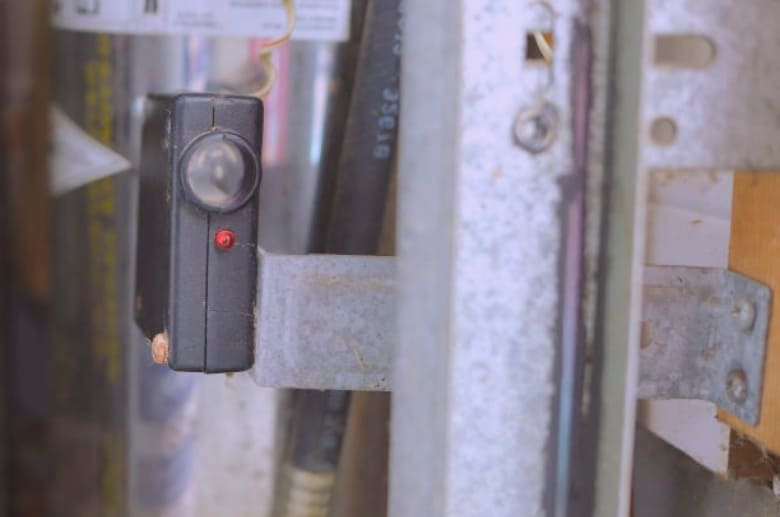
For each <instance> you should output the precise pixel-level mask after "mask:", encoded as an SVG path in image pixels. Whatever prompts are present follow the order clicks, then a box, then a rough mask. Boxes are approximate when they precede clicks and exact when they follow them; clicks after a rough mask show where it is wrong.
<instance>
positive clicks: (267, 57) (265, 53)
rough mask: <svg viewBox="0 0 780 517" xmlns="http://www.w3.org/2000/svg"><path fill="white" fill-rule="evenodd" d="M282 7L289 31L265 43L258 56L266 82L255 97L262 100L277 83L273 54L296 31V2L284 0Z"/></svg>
mask: <svg viewBox="0 0 780 517" xmlns="http://www.w3.org/2000/svg"><path fill="white" fill-rule="evenodd" d="M282 5H284V12H285V14H286V15H287V29H286V30H285V31H284V33H283V34H282V35H281V36H279V37H278V38H275V39H272V40H269V41H266V42H264V43H263V46H262V48H261V49H260V54H259V56H258V57H259V58H260V64H261V65H262V66H263V70H264V71H265V82H264V83H263V85H262V86H261V87H260V89H259V90H257V91H256V92H255V93H254V96H255V97H258V98H260V99H264V98H266V96H268V94H269V93H270V92H271V88H273V86H274V82H275V81H276V67H274V63H273V60H272V59H271V53H272V52H273V51H274V50H276V49H277V48H279V47H281V46H282V45H284V44H285V43H287V42H288V41H290V37H291V36H292V33H293V31H294V30H295V21H296V13H295V1H294V0H282Z"/></svg>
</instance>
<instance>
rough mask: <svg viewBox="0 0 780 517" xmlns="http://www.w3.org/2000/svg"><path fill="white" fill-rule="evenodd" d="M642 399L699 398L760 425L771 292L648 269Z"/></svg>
mask: <svg viewBox="0 0 780 517" xmlns="http://www.w3.org/2000/svg"><path fill="white" fill-rule="evenodd" d="M643 293H644V303H643V312H642V334H641V340H640V343H641V350H640V367H639V389H638V394H639V397H640V398H649V399H664V398H668V399H673V398H678V399H679V398H685V399H702V400H708V401H710V402H714V403H715V404H717V405H718V406H720V407H722V408H724V409H726V410H728V411H730V412H731V413H733V414H735V415H736V416H738V417H739V418H741V419H742V420H744V421H746V422H748V423H749V424H752V425H755V424H756V423H757V422H758V418H759V412H760V408H761V390H762V384H763V369H764V355H765V349H766V338H767V329H768V325H769V315H770V301H771V293H770V290H769V288H768V287H766V286H764V285H762V284H760V283H758V282H755V281H753V280H751V279H749V278H746V277H745V276H743V275H739V274H737V273H732V272H730V271H726V270H723V269H709V268H690V267H647V268H645V273H644V291H643Z"/></svg>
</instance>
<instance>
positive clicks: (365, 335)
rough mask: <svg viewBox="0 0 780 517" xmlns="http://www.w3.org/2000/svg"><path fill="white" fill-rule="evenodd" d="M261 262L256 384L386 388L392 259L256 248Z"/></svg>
mask: <svg viewBox="0 0 780 517" xmlns="http://www.w3.org/2000/svg"><path fill="white" fill-rule="evenodd" d="M258 270H259V275H258V278H259V279H258V284H259V285H258V297H257V310H256V313H257V331H256V336H257V338H256V343H257V344H256V349H255V365H254V368H253V369H252V375H253V376H254V379H255V381H256V382H257V383H258V384H260V385H262V386H273V387H286V388H302V389H331V390H377V391H388V390H389V389H390V367H391V365H392V361H393V343H394V342H395V328H396V322H395V259H393V258H392V257H358V256H349V255H274V254H271V253H266V252H265V251H263V250H260V259H259V262H258Z"/></svg>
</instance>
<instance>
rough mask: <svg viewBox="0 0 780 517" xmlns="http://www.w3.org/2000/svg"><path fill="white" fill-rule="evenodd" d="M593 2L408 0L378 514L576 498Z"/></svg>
mask: <svg viewBox="0 0 780 517" xmlns="http://www.w3.org/2000/svg"><path fill="white" fill-rule="evenodd" d="M608 12H609V11H608V10H607V9H604V6H603V5H602V2H600V0H581V1H578V0H557V1H554V2H535V1H529V2H516V1H509V0H507V1H503V0H499V1H487V0H459V1H456V2H452V1H445V0H434V1H431V0H425V1H422V0H417V1H409V2H407V3H406V6H405V28H404V34H405V39H404V44H405V61H404V68H403V71H402V99H403V101H402V111H401V113H402V114H401V118H402V126H401V127H402V129H401V156H400V178H399V230H398V247H399V271H398V275H399V339H398V343H397V348H396V357H395V369H394V377H393V392H394V393H393V418H392V444H391V473H390V474H391V479H390V515H391V516H392V517H415V516H447V517H454V516H461V515H462V516H470V515H491V516H497V517H502V516H507V517H509V516H512V517H514V516H517V515H524V516H525V515H556V516H565V515H575V514H576V515H579V514H583V515H586V514H588V513H589V512H590V510H591V506H590V505H591V504H592V503H590V502H589V501H588V500H587V498H585V499H584V500H580V501H577V506H575V505H574V504H570V501H571V500H572V499H573V498H574V492H575V491H576V490H577V489H585V490H588V489H589V488H588V487H582V485H583V484H582V483H576V482H574V481H575V480H576V478H577V477H578V476H581V475H582V474H583V473H584V472H587V471H588V468H589V467H590V468H592V465H588V464H587V462H588V460H590V461H591V463H592V462H593V461H594V460H593V458H587V457H584V458H582V457H579V456H578V457H576V458H575V457H574V454H575V452H576V451H575V449H577V448H581V447H582V446H583V445H585V446H592V441H593V440H595V438H593V437H592V436H589V435H588V434H587V433H580V432H579V429H580V428H581V427H582V425H583V422H584V421H588V422H591V421H592V420H593V415H592V408H593V407H594V406H592V405H590V404H589V403H588V402H587V401H588V400H589V399H588V396H589V395H592V393H591V391H592V390H591V385H592V384H591V383H589V382H588V378H589V376H588V369H587V368H586V361H587V356H588V353H589V352H591V351H592V349H589V347H590V346H591V345H592V343H593V339H594V321H595V317H594V316H595V314H596V309H597V307H596V300H597V299H598V297H597V294H598V290H597V289H595V285H594V284H595V281H594V279H595V278H596V277H597V275H598V268H599V266H600V260H599V252H600V245H599V237H600V235H601V225H600V220H601V219H600V214H601V212H602V191H601V181H602V179H603V163H602V161H601V159H602V157H603V151H604V149H603V145H604V141H603V135H602V133H601V131H593V130H592V128H593V127H599V128H600V127H601V125H602V124H603V122H604V120H603V118H604V109H605V104H604V98H605V90H604V87H605V84H606V82H605V73H606V67H605V66H604V65H605V63H606V56H607V54H606V52H607V49H608V44H607V43H604V41H603V39H602V38H601V37H600V36H597V37H594V34H593V33H594V27H595V28H603V27H604V26H605V25H606V22H605V20H606V19H607V18H606V17H607V15H608ZM545 37H547V38H549V39H547V42H548V44H551V45H550V46H551V47H552V48H551V49H549V52H547V51H545V52H536V51H534V49H532V48H530V45H532V44H534V42H535V43H536V44H537V45H539V44H540V43H539V41H540V38H545ZM545 50H546V49H545ZM546 53H549V54H551V55H550V56H549V57H548V58H547V59H545V60H543V62H540V60H539V59H538V58H539V54H542V57H544V54H546ZM595 65H597V66H595ZM583 393H586V394H587V395H585V396H584V395H583ZM590 425H591V426H593V425H595V424H593V423H592V422H591V424H590ZM588 440H591V442H588ZM586 484H587V483H586ZM591 488H592V487H591ZM576 512H582V513H576Z"/></svg>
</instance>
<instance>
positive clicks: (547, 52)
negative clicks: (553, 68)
mask: <svg viewBox="0 0 780 517" xmlns="http://www.w3.org/2000/svg"><path fill="white" fill-rule="evenodd" d="M544 36H545V35H544V33H543V32H534V41H536V46H537V47H538V48H539V52H540V53H541V54H542V58H543V59H544V60H545V62H547V63H550V62H551V61H552V58H553V49H552V45H550V42H549V41H547V38H545V37H544Z"/></svg>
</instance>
